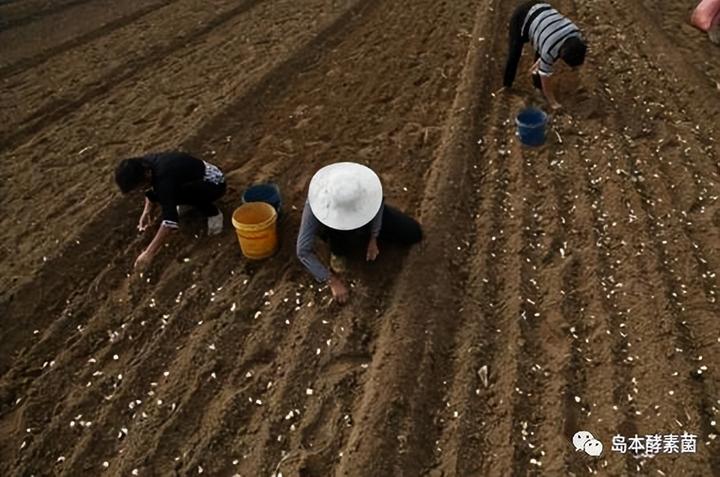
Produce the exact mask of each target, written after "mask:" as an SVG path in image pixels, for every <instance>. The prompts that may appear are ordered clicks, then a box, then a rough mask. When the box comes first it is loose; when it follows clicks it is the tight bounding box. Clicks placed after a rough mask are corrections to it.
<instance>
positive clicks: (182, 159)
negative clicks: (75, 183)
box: [115, 152, 226, 268]
mask: <svg viewBox="0 0 720 477" xmlns="http://www.w3.org/2000/svg"><path fill="white" fill-rule="evenodd" d="M115 182H116V183H117V185H118V187H119V188H120V190H121V191H122V192H123V193H124V194H127V193H128V192H131V191H133V190H137V189H139V188H141V187H146V188H147V190H146V191H145V208H144V210H143V212H142V215H141V216H140V222H139V223H138V226H137V227H138V230H139V231H141V232H142V231H145V230H147V228H148V227H150V225H151V222H152V212H153V210H154V208H155V206H156V204H159V205H160V207H161V209H162V222H161V224H160V227H159V228H158V230H157V233H156V234H155V238H154V239H153V240H152V242H151V243H150V245H148V247H147V248H146V249H145V250H144V251H143V252H142V253H141V254H140V255H139V256H138V257H137V260H135V267H136V268H141V267H144V266H147V265H148V264H149V263H150V262H151V261H152V259H153V257H154V256H155V255H156V254H157V252H158V251H159V250H160V248H161V247H162V245H163V244H164V243H165V242H166V241H167V240H168V238H169V236H170V234H171V233H172V231H174V230H175V229H177V228H178V224H179V211H180V206H191V207H194V208H196V209H197V210H199V211H200V213H201V214H203V215H204V216H205V217H207V225H208V235H217V234H219V233H220V232H222V228H223V215H222V212H220V210H219V209H218V208H217V207H216V206H215V205H214V204H213V202H215V201H216V200H218V199H219V198H220V197H222V196H223V194H225V188H226V185H225V177H224V176H223V173H222V172H221V171H220V169H218V168H217V167H216V166H214V165H212V164H210V163H208V162H205V161H202V160H200V159H197V158H195V157H193V156H191V155H189V154H186V153H184V152H167V153H160V154H149V155H146V156H143V157H135V158H131V159H124V160H122V161H120V164H118V166H117V168H116V170H115Z"/></svg>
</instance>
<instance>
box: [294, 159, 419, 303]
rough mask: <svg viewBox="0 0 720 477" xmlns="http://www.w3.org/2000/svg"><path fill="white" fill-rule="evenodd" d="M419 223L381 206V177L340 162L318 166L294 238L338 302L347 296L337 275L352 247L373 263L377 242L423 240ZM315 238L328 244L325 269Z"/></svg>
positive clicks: (300, 253)
mask: <svg viewBox="0 0 720 477" xmlns="http://www.w3.org/2000/svg"><path fill="white" fill-rule="evenodd" d="M422 235H423V234H422V229H421V228H420V224H418V223H417V221H415V220H414V219H413V218H411V217H409V216H407V215H405V214H403V213H402V212H400V211H399V210H397V209H394V208H393V207H390V206H389V205H385V204H384V200H383V192H382V185H381V183H380V178H379V177H378V176H377V174H375V172H373V171H372V170H371V169H369V168H368V167H365V166H363V165H361V164H356V163H352V162H340V163H337V164H331V165H329V166H326V167H323V168H322V169H320V170H319V171H318V172H317V173H316V174H315V175H314V176H313V178H312V180H311V181H310V187H309V190H308V198H307V201H306V202H305V207H304V209H303V214H302V222H301V224H300V233H299V234H298V238H297V256H298V258H299V259H300V261H301V262H302V264H303V265H305V267H306V268H307V269H308V270H309V271H310V273H311V274H312V275H313V276H314V277H315V279H316V280H317V281H319V282H322V283H327V284H328V285H329V286H330V290H331V291H332V295H333V297H334V298H335V299H336V300H337V301H338V302H339V303H345V302H346V301H347V298H348V288H347V286H346V285H345V282H344V281H343V280H342V278H341V277H340V274H341V273H343V272H344V271H345V260H346V258H347V256H348V255H350V254H351V252H353V251H357V250H356V249H357V247H362V248H361V249H360V251H361V252H364V255H365V258H366V260H368V261H374V260H375V259H377V257H378V256H379V254H380V248H379V245H378V242H380V243H381V244H382V243H383V242H392V243H396V244H399V245H402V246H410V245H413V244H415V243H418V242H420V240H422ZM315 237H320V238H321V239H322V240H324V241H326V242H327V243H328V245H329V246H330V269H328V268H327V267H326V266H325V265H323V264H322V263H321V262H320V260H318V258H317V256H316V255H315V252H314V250H313V246H314V243H315Z"/></svg>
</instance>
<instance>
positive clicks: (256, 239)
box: [232, 202, 278, 260]
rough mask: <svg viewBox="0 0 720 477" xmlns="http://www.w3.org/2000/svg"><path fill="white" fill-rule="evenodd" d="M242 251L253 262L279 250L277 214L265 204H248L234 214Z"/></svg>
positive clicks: (234, 225) (234, 224)
mask: <svg viewBox="0 0 720 477" xmlns="http://www.w3.org/2000/svg"><path fill="white" fill-rule="evenodd" d="M232 224H233V227H235V233H236V234H237V237H238V241H239V242H240V250H242V253H243V255H245V256H246V257H247V258H249V259H252V260H260V259H263V258H267V257H269V256H271V255H272V254H274V253H275V252H276V251H277V248H278V236H277V212H276V211H275V209H274V208H273V206H272V205H270V204H268V203H265V202H248V203H247V204H243V205H241V206H240V207H238V208H237V209H235V212H233V215H232Z"/></svg>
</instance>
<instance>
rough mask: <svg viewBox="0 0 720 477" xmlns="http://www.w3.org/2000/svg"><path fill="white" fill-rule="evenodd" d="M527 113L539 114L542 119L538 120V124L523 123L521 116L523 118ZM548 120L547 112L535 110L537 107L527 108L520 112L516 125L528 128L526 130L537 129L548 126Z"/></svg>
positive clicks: (516, 117)
mask: <svg viewBox="0 0 720 477" xmlns="http://www.w3.org/2000/svg"><path fill="white" fill-rule="evenodd" d="M525 113H540V114H539V115H540V117H539V118H538V120H537V121H536V122H533V123H526V122H523V121H521V120H520V116H522V115H523V114H525ZM547 120H548V114H547V113H546V112H545V111H543V110H542V109H540V108H535V107H529V108H525V109H523V110H522V111H520V112H519V113H518V114H517V116H515V124H516V125H517V126H522V127H526V128H537V127H540V126H543V125H546V124H547Z"/></svg>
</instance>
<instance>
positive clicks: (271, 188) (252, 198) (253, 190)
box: [242, 184, 282, 213]
mask: <svg viewBox="0 0 720 477" xmlns="http://www.w3.org/2000/svg"><path fill="white" fill-rule="evenodd" d="M242 201H243V204H247V203H248V202H266V203H268V204H270V205H272V206H273V207H274V208H275V210H276V211H277V212H278V213H280V206H281V205H282V199H281V198H280V188H279V187H278V186H277V185H276V184H259V185H255V186H252V187H250V188H249V189H247V190H246V191H245V192H244V193H243V195H242Z"/></svg>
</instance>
